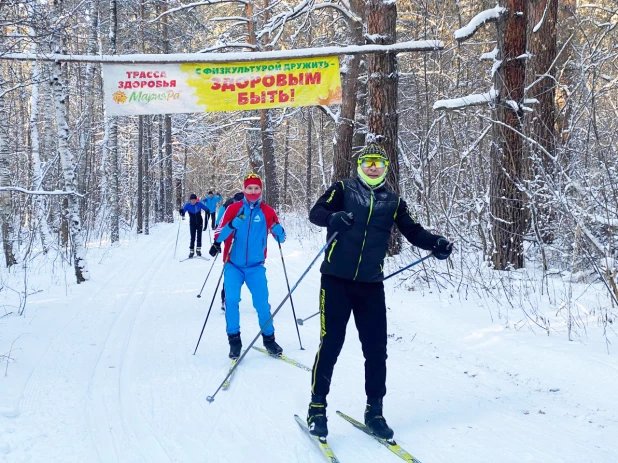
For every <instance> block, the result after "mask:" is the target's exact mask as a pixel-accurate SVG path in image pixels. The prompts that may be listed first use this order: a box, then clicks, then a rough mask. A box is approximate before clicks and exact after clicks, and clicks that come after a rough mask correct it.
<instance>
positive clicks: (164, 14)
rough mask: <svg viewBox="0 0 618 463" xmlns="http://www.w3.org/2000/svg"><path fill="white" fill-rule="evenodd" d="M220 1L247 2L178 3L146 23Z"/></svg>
mask: <svg viewBox="0 0 618 463" xmlns="http://www.w3.org/2000/svg"><path fill="white" fill-rule="evenodd" d="M221 3H242V4H246V3H248V2H247V0H205V1H201V2H193V3H188V4H186V5H180V6H177V7H176V8H170V9H169V10H167V11H164V12H163V13H161V14H160V15H159V16H157V17H156V18H154V19H151V20H150V21H148V24H151V23H154V22H157V21H158V20H159V19H161V18H162V17H163V16H166V15H168V14H172V13H177V12H179V11H182V10H187V9H190V8H196V7H198V6H206V5H217V4H221Z"/></svg>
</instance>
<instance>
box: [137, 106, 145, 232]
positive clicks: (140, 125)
mask: <svg viewBox="0 0 618 463" xmlns="http://www.w3.org/2000/svg"><path fill="white" fill-rule="evenodd" d="M143 188H144V116H137V204H136V206H137V233H142V231H143V229H144V216H143V209H142V206H143V201H144V197H143Z"/></svg>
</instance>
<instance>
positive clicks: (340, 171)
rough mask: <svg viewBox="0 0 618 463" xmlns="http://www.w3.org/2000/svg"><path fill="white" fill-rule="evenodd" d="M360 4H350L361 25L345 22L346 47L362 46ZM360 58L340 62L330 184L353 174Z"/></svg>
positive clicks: (360, 0) (345, 58)
mask: <svg viewBox="0 0 618 463" xmlns="http://www.w3.org/2000/svg"><path fill="white" fill-rule="evenodd" d="M363 3H364V2H363V1H362V0H351V1H350V10H351V11H352V13H354V14H355V15H356V16H358V17H359V18H361V22H359V23H353V22H351V21H350V22H349V28H350V33H351V40H350V44H352V45H362V44H363V23H364V21H363V19H364V16H365V11H364V8H363V7H364V5H363ZM363 59H364V57H363V56H362V55H347V56H344V57H343V59H342V63H343V66H342V69H343V71H342V72H341V93H342V98H341V99H342V102H341V110H340V112H339V118H338V120H337V121H336V124H337V126H336V128H335V137H334V141H333V179H332V180H333V181H334V182H336V181H338V180H342V179H344V178H348V177H349V176H350V175H351V174H352V172H353V166H354V165H353V162H352V161H353V156H354V151H353V149H352V147H353V140H354V120H355V115H356V102H357V97H356V96H357V95H356V94H357V92H358V76H359V74H360V66H361V61H362V60H363Z"/></svg>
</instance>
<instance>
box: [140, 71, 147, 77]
mask: <svg viewBox="0 0 618 463" xmlns="http://www.w3.org/2000/svg"><path fill="white" fill-rule="evenodd" d="M139 78H140V79H146V73H145V72H144V71H142V72H140V73H139Z"/></svg>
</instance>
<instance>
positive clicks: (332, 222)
mask: <svg viewBox="0 0 618 463" xmlns="http://www.w3.org/2000/svg"><path fill="white" fill-rule="evenodd" d="M353 223H354V216H353V215H352V213H351V212H345V211H339V212H335V213H333V214H331V215H329V216H328V226H329V227H330V228H332V229H333V230H334V231H336V232H339V233H343V232H346V231H348V230H349V229H350V228H352V224H353Z"/></svg>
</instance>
